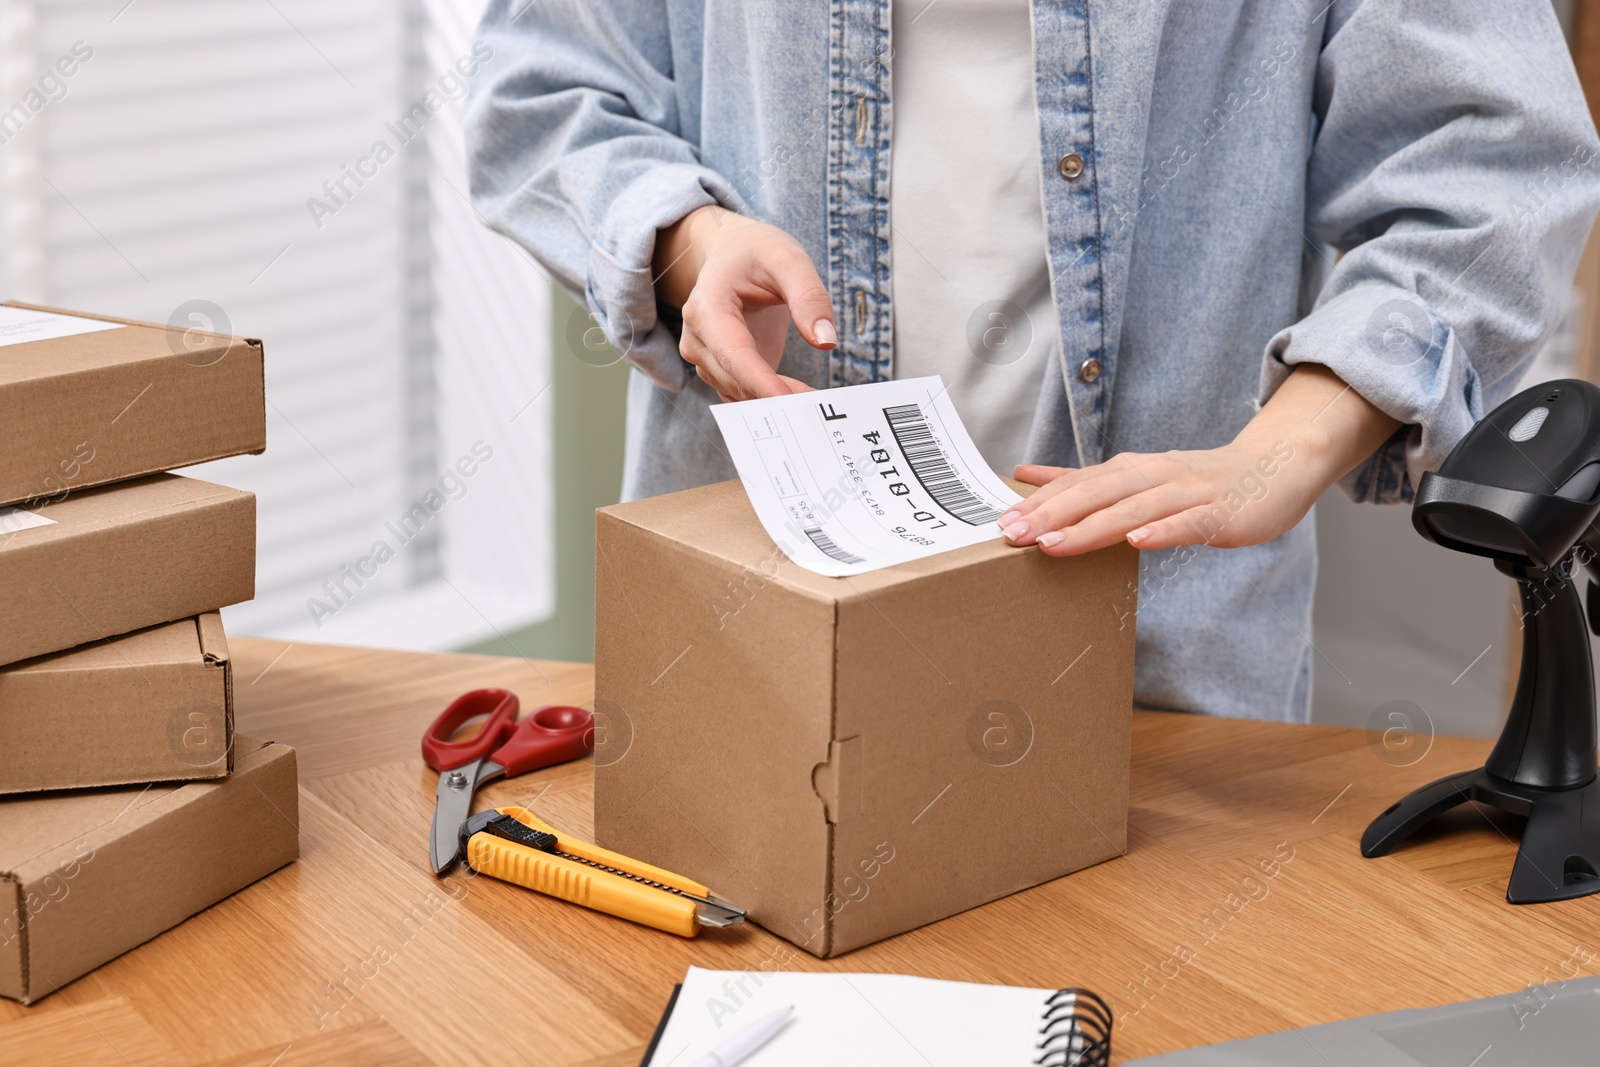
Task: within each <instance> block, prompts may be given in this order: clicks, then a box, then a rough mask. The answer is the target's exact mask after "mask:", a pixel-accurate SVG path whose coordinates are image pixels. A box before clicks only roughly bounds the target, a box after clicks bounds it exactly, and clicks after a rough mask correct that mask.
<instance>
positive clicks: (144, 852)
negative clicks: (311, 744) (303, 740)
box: [0, 737, 300, 1004]
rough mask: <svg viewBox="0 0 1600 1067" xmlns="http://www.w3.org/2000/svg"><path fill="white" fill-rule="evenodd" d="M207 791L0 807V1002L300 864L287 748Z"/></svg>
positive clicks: (194, 786)
mask: <svg viewBox="0 0 1600 1067" xmlns="http://www.w3.org/2000/svg"><path fill="white" fill-rule="evenodd" d="M234 748H235V750H236V754H235V763H234V772H233V774H231V775H230V776H228V777H227V778H224V779H222V780H220V781H217V782H188V783H185V784H181V785H171V784H169V785H152V786H138V787H133V786H126V787H123V788H120V789H95V790H86V791H80V792H75V793H49V794H42V795H38V796H26V797H11V798H8V799H5V800H0V996H3V997H9V998H10V999H12V1000H20V1001H22V1002H23V1003H24V1004H31V1003H33V1002H34V1001H36V1000H38V999H39V998H40V997H44V996H48V995H49V994H50V993H52V992H54V991H55V990H57V989H59V988H60V987H62V986H64V985H66V984H67V983H68V982H70V981H72V980H73V979H75V978H78V977H80V976H81V975H84V974H86V973H88V972H89V971H91V970H93V969H94V968H96V967H98V966H100V965H101V964H102V963H105V962H106V961H108V960H110V959H112V958H114V957H116V956H120V955H121V954H122V953H124V952H126V951H128V950H129V949H131V948H133V947H134V946H136V945H140V944H143V943H144V942H146V941H148V940H150V939H151V938H152V937H155V936H156V935H157V934H159V933H161V932H162V931H163V930H168V929H170V928H172V927H174V926H176V925H177V924H178V923H180V922H182V921H183V920H185V919H187V918H188V917H189V916H191V915H194V914H195V913H197V912H199V911H202V910H204V909H205V908H208V907H210V906H211V905H212V904H215V903H216V902H217V901H219V900H221V899H222V898H223V897H226V896H228V895H229V894H230V893H234V892H237V891H238V890H240V889H243V888H244V887H245V886H247V885H249V884H250V883H251V882H254V881H256V880H257V879H259V878H262V877H265V876H266V875H268V874H271V873H272V872H273V871H275V870H277V869H278V868H279V867H282V866H283V865H284V864H286V863H289V862H290V861H292V860H294V859H295V858H296V857H297V856H299V854H300V809H299V800H300V795H299V790H298V788H297V785H296V773H295V754H294V749H292V748H290V747H288V746H287V745H280V744H275V743H273V742H271V741H262V740H259V739H256V738H251V737H238V738H235V739H234Z"/></svg>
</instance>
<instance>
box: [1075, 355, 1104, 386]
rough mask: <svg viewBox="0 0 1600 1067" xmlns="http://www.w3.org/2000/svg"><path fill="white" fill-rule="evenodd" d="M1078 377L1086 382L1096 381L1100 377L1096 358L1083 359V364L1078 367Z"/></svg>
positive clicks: (1098, 363)
mask: <svg viewBox="0 0 1600 1067" xmlns="http://www.w3.org/2000/svg"><path fill="white" fill-rule="evenodd" d="M1078 377H1080V378H1082V379H1083V380H1084V381H1086V382H1094V381H1096V380H1097V379H1098V378H1099V377H1100V361H1099V360H1098V359H1086V360H1084V361H1083V364H1082V365H1081V366H1079V367H1078Z"/></svg>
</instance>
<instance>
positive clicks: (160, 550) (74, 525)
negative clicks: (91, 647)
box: [0, 474, 256, 664]
mask: <svg viewBox="0 0 1600 1067" xmlns="http://www.w3.org/2000/svg"><path fill="white" fill-rule="evenodd" d="M255 535H256V501H255V497H254V496H253V495H251V494H250V493H245V492H241V491H240V490H238V489H229V488H226V487H224V486H220V485H212V484H211V483H209V482H202V481H197V480H195V479H193V478H181V477H179V476H177V475H175V474H157V475H153V476H151V477H148V478H140V479H138V480H137V481H132V482H124V483H122V484H120V485H112V486H102V487H101V488H98V489H86V490H84V491H83V492H81V493H73V494H72V495H71V496H69V497H67V498H66V499H65V500H61V501H58V502H56V503H53V504H46V505H44V506H43V507H40V508H37V509H35V510H22V509H17V510H11V511H7V510H5V509H0V589H3V590H5V611H3V612H0V664H3V663H15V662H16V661H17V660H21V659H27V658H28V657H30V656H38V655H42V654H43V653H46V652H59V651H61V650H62V649H67V648H75V647H77V646H78V645H85V644H88V643H89V642H90V641H101V640H104V639H105V638H107V637H112V636H115V635H117V634H125V633H128V632H129V631H130V630H137V629H140V628H141V627H145V626H153V625H155V624H157V623H162V622H172V621H174V620H176V619H182V618H185V617H187V616H191V615H199V614H201V613H203V612H207V611H215V610H217V609H218V608H220V607H223V606H225V605H228V604H236V603H239V602H240V601H244V600H249V599H250V598H251V597H252V596H254V595H255V570H256V567H255Z"/></svg>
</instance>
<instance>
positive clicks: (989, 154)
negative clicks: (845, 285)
mask: <svg viewBox="0 0 1600 1067" xmlns="http://www.w3.org/2000/svg"><path fill="white" fill-rule="evenodd" d="M892 17H893V20H894V22H893V42H894V60H893V69H894V75H893V77H894V88H893V101H894V108H893V115H894V129H893V134H892V136H891V138H890V142H889V143H890V178H889V182H890V184H889V221H890V223H891V224H892V226H893V233H892V236H891V239H890V240H891V244H890V254H891V255H892V257H893V260H892V261H893V264H894V267H893V278H894V337H895V351H894V374H895V377H896V378H915V377H918V376H921V375H926V374H938V375H942V376H943V377H944V380H945V384H946V385H948V386H949V388H950V397H951V399H952V400H953V401H954V402H955V406H956V410H957V411H958V412H960V414H961V418H962V421H963V422H965V423H966V425H967V428H968V429H969V430H970V431H971V433H972V439H973V441H974V442H975V443H976V444H977V446H978V448H979V450H980V451H981V452H982V453H983V456H984V458H985V459H987V460H988V461H989V464H990V465H991V466H992V467H994V469H995V470H996V471H998V472H999V473H1001V474H1004V475H1008V476H1009V475H1010V474H1011V469H1012V467H1014V466H1015V465H1016V464H1017V463H1020V462H1021V461H1022V459H1023V450H1024V448H1025V446H1026V445H1027V441H1028V432H1029V430H1030V429H1031V427H1032V424H1033V413H1034V407H1035V405H1036V404H1037V402H1038V398H1039V389H1040V387H1041V383H1042V382H1043V380H1044V366H1045V364H1046V363H1047V362H1048V361H1049V360H1050V359H1052V358H1054V352H1055V349H1056V345H1057V344H1058V343H1059V342H1058V339H1057V329H1056V311H1055V305H1054V303H1053V302H1052V301H1051V298H1050V268H1049V261H1048V258H1047V255H1048V249H1047V239H1046V230H1045V217H1044V198H1043V195H1042V191H1041V188H1040V184H1039V183H1040V177H1039V124H1038V119H1037V117H1036V108H1035V104H1034V91H1033V36H1032V32H1031V28H1030V26H1029V9H1028V0H931V2H930V0H894V9H893V16H892Z"/></svg>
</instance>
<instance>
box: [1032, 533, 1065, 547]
mask: <svg viewBox="0 0 1600 1067" xmlns="http://www.w3.org/2000/svg"><path fill="white" fill-rule="evenodd" d="M1066 539H1067V535H1066V534H1064V533H1062V532H1061V531H1060V530H1051V531H1050V532H1049V533H1042V534H1040V535H1039V544H1040V546H1042V547H1044V548H1054V547H1056V546H1057V545H1059V544H1060V543H1061V542H1063V541H1065V540H1066Z"/></svg>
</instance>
